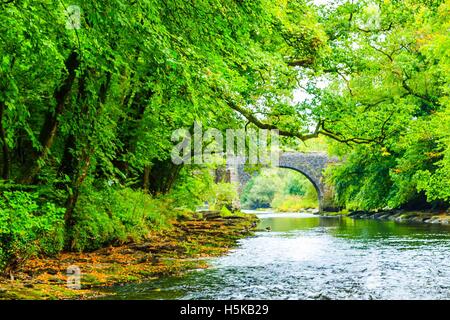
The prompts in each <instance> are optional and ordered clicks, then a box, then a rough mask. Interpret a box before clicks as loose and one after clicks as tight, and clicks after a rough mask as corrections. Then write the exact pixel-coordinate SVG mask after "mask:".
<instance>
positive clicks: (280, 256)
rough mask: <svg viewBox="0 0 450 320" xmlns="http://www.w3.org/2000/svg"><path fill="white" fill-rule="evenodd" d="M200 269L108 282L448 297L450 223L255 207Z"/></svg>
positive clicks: (248, 291)
mask: <svg viewBox="0 0 450 320" xmlns="http://www.w3.org/2000/svg"><path fill="white" fill-rule="evenodd" d="M260 217H261V223H260V226H259V228H260V229H262V230H263V229H265V228H266V227H269V226H270V227H271V229H272V231H271V232H266V231H261V232H258V233H257V234H256V236H254V237H250V238H247V239H243V240H241V242H240V246H239V247H238V248H237V249H235V250H233V251H232V252H230V253H229V254H228V255H226V256H223V257H220V258H216V259H213V260H211V266H212V267H211V268H210V269H208V270H202V271H194V272H191V273H189V274H187V275H185V276H183V277H181V278H173V277H169V278H164V279H160V280H158V281H154V282H150V283H144V284H138V285H128V286H124V287H120V288H115V289H114V290H115V292H116V293H117V296H116V297H115V298H119V299H448V298H450V259H449V257H448V252H449V247H450V229H449V228H448V227H446V226H439V225H426V224H416V225H414V224H398V223H395V222H379V221H374V220H352V219H349V218H319V217H317V216H312V215H308V214H298V213H296V214H278V213H277V214H270V213H265V214H261V215H260Z"/></svg>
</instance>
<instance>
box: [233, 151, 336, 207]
mask: <svg viewBox="0 0 450 320" xmlns="http://www.w3.org/2000/svg"><path fill="white" fill-rule="evenodd" d="M337 162H338V159H337V158H330V157H329V156H328V155H327V154H326V153H322V152H308V153H300V152H285V153H281V154H280V157H279V167H280V168H287V169H292V170H295V171H298V172H300V173H302V174H303V175H304V176H305V177H306V178H308V180H309V181H311V183H312V184H313V185H314V187H315V188H316V191H317V195H318V197H319V211H336V210H338V208H337V206H336V205H335V202H334V194H333V188H332V186H330V185H328V184H327V183H326V182H325V179H324V176H323V173H324V170H325V169H326V168H327V167H328V166H330V165H333V164H336V163H337ZM227 171H228V172H229V179H230V181H231V182H235V183H238V185H239V192H242V191H243V189H244V186H245V184H246V183H247V182H248V181H249V180H250V179H251V178H252V176H253V175H254V174H251V173H249V172H248V171H247V170H246V168H245V158H242V157H241V158H234V160H233V161H230V163H227Z"/></svg>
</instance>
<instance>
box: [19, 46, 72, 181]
mask: <svg viewBox="0 0 450 320" xmlns="http://www.w3.org/2000/svg"><path fill="white" fill-rule="evenodd" d="M79 64H80V62H79V60H78V54H77V53H76V52H72V53H71V54H70V55H69V57H68V58H67V60H66V62H65V65H66V68H67V71H68V73H69V74H68V76H67V78H66V79H65V81H64V83H63V85H62V86H61V87H60V88H59V89H57V90H56V92H55V99H56V107H55V110H54V111H53V112H49V113H48V114H47V116H46V117H45V122H44V125H43V127H42V129H41V132H40V134H39V141H40V143H41V147H42V149H41V151H40V152H38V153H37V154H35V155H33V156H32V160H31V163H30V164H29V167H28V168H29V169H26V170H25V173H24V174H23V176H22V178H21V179H20V182H21V183H27V184H28V183H32V182H33V180H34V179H35V177H36V175H37V174H38V173H39V171H40V170H41V163H42V162H43V161H45V160H46V158H47V155H48V152H49V150H50V148H51V147H52V145H53V142H54V140H55V136H56V132H57V129H58V117H59V116H60V115H61V114H62V113H63V112H64V106H65V104H66V100H67V97H68V96H69V93H70V91H71V89H72V86H73V83H74V81H75V77H76V70H77V68H78V66H79Z"/></svg>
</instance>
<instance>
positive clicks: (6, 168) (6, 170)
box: [0, 102, 11, 180]
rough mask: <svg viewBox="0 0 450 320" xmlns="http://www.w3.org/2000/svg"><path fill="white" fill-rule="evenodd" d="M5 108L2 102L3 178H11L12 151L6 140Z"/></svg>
mask: <svg viewBox="0 0 450 320" xmlns="http://www.w3.org/2000/svg"><path fill="white" fill-rule="evenodd" d="M4 110H5V105H4V104H3V103H2V102H0V140H1V142H2V154H3V168H2V178H3V179H4V180H8V179H9V174H10V171H11V168H10V163H11V162H10V152H9V147H8V143H7V142H6V131H5V128H4V127H3V113H4Z"/></svg>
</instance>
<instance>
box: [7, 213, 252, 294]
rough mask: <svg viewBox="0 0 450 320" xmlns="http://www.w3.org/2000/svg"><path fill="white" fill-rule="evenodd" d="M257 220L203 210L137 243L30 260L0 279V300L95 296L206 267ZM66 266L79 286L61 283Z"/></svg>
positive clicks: (247, 215)
mask: <svg viewBox="0 0 450 320" xmlns="http://www.w3.org/2000/svg"><path fill="white" fill-rule="evenodd" d="M257 220H258V218H257V217H256V216H255V215H252V214H236V215H226V216H223V215H221V214H219V213H215V212H207V213H204V214H200V215H198V216H197V217H196V218H190V219H186V220H178V221H174V222H173V227H172V228H171V229H169V230H164V231H159V232H156V231H155V232H152V233H151V234H149V235H148V237H147V238H146V240H145V241H144V242H142V243H130V244H127V245H122V246H117V247H107V248H102V249H100V250H97V251H94V252H90V253H73V252H68V253H61V254H60V255H58V256H57V257H54V258H39V259H32V260H29V261H27V262H26V264H25V265H24V266H23V267H21V269H20V270H18V271H17V272H16V273H14V275H13V276H14V279H6V278H3V279H2V278H0V299H90V298H95V297H97V296H101V295H102V294H103V293H102V291H101V289H102V288H104V287H107V286H112V285H120V284H124V283H130V282H141V281H148V280H151V279H157V278H159V277H161V276H167V275H178V274H181V273H183V272H185V271H187V270H191V269H196V268H207V266H208V265H207V262H206V261H205V260H204V258H206V257H212V256H218V255H222V254H224V253H226V252H227V251H228V250H230V249H231V248H233V247H235V246H236V244H237V240H238V239H240V238H242V237H245V236H248V235H251V234H252V230H253V229H254V227H255V226H256V222H257ZM69 266H76V267H78V268H80V270H81V278H80V279H81V289H79V290H76V289H69V288H68V287H67V278H68V277H67V268H68V267H69Z"/></svg>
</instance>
